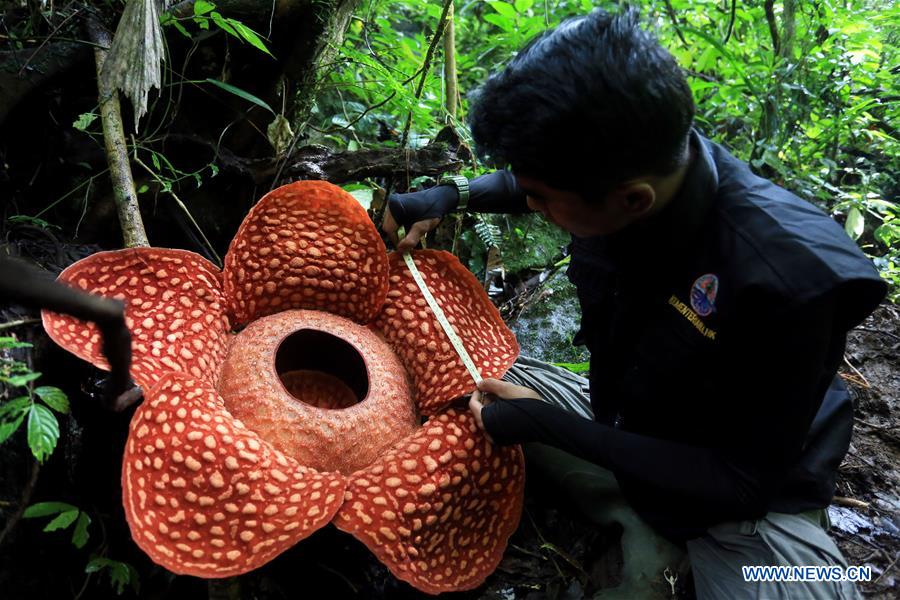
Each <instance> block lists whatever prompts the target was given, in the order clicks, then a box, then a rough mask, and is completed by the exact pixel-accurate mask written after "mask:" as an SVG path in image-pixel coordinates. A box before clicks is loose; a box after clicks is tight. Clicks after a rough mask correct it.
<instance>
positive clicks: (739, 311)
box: [483, 135, 885, 539]
mask: <svg viewBox="0 0 900 600" xmlns="http://www.w3.org/2000/svg"><path fill="white" fill-rule="evenodd" d="M692 144H693V146H694V151H695V154H696V159H695V160H694V163H693V164H692V166H691V168H690V169H689V172H688V175H687V178H686V180H685V184H684V186H683V187H682V190H681V191H680V192H679V194H678V195H677V197H676V198H674V199H673V201H672V202H671V203H670V205H669V206H668V207H667V208H666V209H664V210H663V211H662V212H661V213H660V214H659V215H657V216H656V217H654V218H653V219H650V220H648V221H647V222H646V223H642V224H639V225H637V226H632V227H629V228H628V229H627V230H626V231H624V232H622V233H621V234H617V235H616V236H613V237H612V238H606V239H575V240H574V243H573V256H572V265H571V267H570V271H569V276H570V278H571V279H572V281H573V283H574V284H575V285H576V287H577V289H578V293H579V298H580V300H581V305H582V312H583V319H582V334H583V338H584V341H585V342H586V343H587V345H588V348H589V350H590V351H591V365H592V368H591V401H592V405H593V409H594V414H595V418H596V421H594V422H591V421H588V420H585V419H582V418H580V417H577V416H574V415H571V414H567V413H565V412H564V411H562V410H559V409H555V408H554V407H552V406H549V405H547V404H545V403H542V402H538V401H528V400H514V401H508V402H504V401H500V402H497V403H495V404H492V405H489V406H487V407H486V408H485V410H484V413H483V416H484V420H485V427H486V429H487V431H488V432H489V433H490V434H491V435H492V437H494V439H495V440H496V441H497V442H499V443H514V442H523V441H541V442H545V443H549V444H552V445H554V446H557V447H559V448H561V449H563V450H567V451H569V452H571V453H573V454H576V455H578V456H581V457H582V458H585V459H587V460H589V461H591V462H594V463H596V464H599V465H601V466H604V467H607V468H609V469H611V470H612V471H613V472H614V473H615V474H616V476H617V478H618V480H619V482H620V484H621V485H622V489H623V492H624V493H625V495H626V497H627V498H628V499H629V501H630V502H631V504H632V505H633V506H634V507H635V508H636V509H637V510H638V512H639V513H641V514H642V516H644V518H645V519H647V520H648V521H649V522H650V523H651V524H653V525H655V526H656V527H657V528H658V529H660V530H661V531H662V532H663V533H666V534H668V535H669V536H670V537H672V538H676V539H685V538H690V537H694V536H696V535H700V534H701V533H702V532H703V531H704V530H705V529H706V528H707V527H709V526H710V525H712V524H715V523H717V522H723V521H727V520H736V519H746V518H755V517H759V516H761V515H763V514H765V512H767V511H769V510H778V511H781V512H800V511H803V510H807V509H810V508H814V507H821V506H825V505H827V503H828V501H829V500H830V497H831V494H832V493H833V486H834V477H835V472H836V469H837V466H838V464H839V463H840V460H841V458H842V457H843V455H844V453H845V452H846V449H847V445H848V443H849V436H850V430H851V427H852V414H851V412H850V404H849V398H848V396H847V394H846V392H845V390H843V389H842V388H841V387H840V386H839V385H837V384H834V385H833V383H834V378H835V373H836V371H837V367H838V365H839V363H840V360H841V357H842V354H843V350H844V345H845V335H846V331H847V330H848V329H849V328H850V327H852V326H853V325H855V324H856V323H858V322H859V321H860V320H862V318H864V317H865V315H866V314H868V312H870V311H871V310H872V309H873V308H874V307H875V306H876V305H877V303H878V302H879V301H880V299H881V298H882V297H883V295H884V292H885V285H884V283H883V282H882V281H881V280H880V279H879V278H878V275H877V273H876V272H875V271H874V269H873V268H872V266H871V265H870V264H869V262H868V260H867V259H866V258H865V257H864V256H863V255H862V253H861V252H859V250H858V249H857V248H856V246H855V245H854V244H853V242H852V241H851V240H850V239H849V238H847V236H846V235H845V234H844V233H843V230H842V229H841V228H840V226H838V225H837V224H836V223H834V222H833V221H832V220H831V219H830V218H828V217H827V216H826V215H824V214H823V213H821V212H820V211H819V210H817V209H815V208H814V207H812V206H810V205H809V204H807V203H805V202H803V201H801V200H800V199H798V198H796V197H795V196H793V195H792V194H790V193H788V192H786V191H785V190H783V189H782V188H779V187H777V186H775V185H774V184H772V183H770V182H768V181H766V180H763V179H760V178H758V177H755V176H754V175H753V174H752V173H750V171H749V169H748V168H747V167H746V165H744V164H743V163H741V162H740V161H737V160H736V159H734V158H733V157H731V156H730V155H728V153H727V152H725V151H724V150H723V149H722V148H721V147H718V146H716V145H714V144H711V143H709V142H708V141H706V140H703V139H702V138H700V137H699V136H696V135H695V136H694V138H693V140H692Z"/></svg>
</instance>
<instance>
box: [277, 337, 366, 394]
mask: <svg viewBox="0 0 900 600" xmlns="http://www.w3.org/2000/svg"><path fill="white" fill-rule="evenodd" d="M275 370H276V371H277V372H278V377H279V379H281V383H282V384H284V387H285V389H286V390H287V391H288V393H289V394H291V395H292V396H293V397H294V398H296V399H297V400H299V401H300V402H304V403H306V404H309V405H311V406H315V407H318V408H328V409H336V408H347V407H350V406H353V405H354V404H358V403H359V402H362V401H363V399H365V397H366V396H367V395H368V393H369V377H368V372H367V370H366V363H365V361H363V358H362V356H361V355H360V354H359V352H358V351H357V350H356V348H354V347H353V346H352V345H350V344H348V343H347V342H345V341H344V340H342V339H341V338H339V337H337V336H334V335H331V334H330V333H326V332H324V331H318V330H315V329H301V330H299V331H295V332H294V333H292V334H291V335H289V336H287V337H286V338H284V340H283V341H282V342H281V344H280V345H279V346H278V350H277V352H276V353H275Z"/></svg>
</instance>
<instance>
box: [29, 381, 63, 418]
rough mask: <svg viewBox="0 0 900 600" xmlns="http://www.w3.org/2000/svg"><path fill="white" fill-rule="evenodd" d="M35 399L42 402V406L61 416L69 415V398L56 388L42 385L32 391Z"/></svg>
mask: <svg viewBox="0 0 900 600" xmlns="http://www.w3.org/2000/svg"><path fill="white" fill-rule="evenodd" d="M34 393H35V394H37V397H38V398H40V399H41V400H43V401H44V404H46V405H47V406H49V407H50V408H52V409H53V410H55V411H56V412H61V413H63V414H68V413H69V398H68V396H66V394H65V392H63V391H62V390H61V389H59V388H57V387H51V386H49V385H42V386H41V387H39V388H36V389H35V390H34Z"/></svg>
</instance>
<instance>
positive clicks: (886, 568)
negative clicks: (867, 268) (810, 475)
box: [829, 306, 900, 599]
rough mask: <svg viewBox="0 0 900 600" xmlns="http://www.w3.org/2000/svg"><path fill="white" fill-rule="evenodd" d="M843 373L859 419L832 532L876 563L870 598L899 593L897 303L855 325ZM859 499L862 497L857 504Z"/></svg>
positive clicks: (864, 561) (854, 555)
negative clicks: (858, 325) (852, 395)
mask: <svg viewBox="0 0 900 600" xmlns="http://www.w3.org/2000/svg"><path fill="white" fill-rule="evenodd" d="M845 358H846V361H845V364H844V368H843V369H842V370H841V374H842V375H843V376H844V378H845V380H846V381H847V382H848V383H850V385H851V390H852V391H853V393H854V400H855V407H856V427H855V430H854V434H853V441H852V443H851V445H850V451H849V452H848V453H847V457H846V458H845V459H844V463H843V464H842V465H841V467H840V471H839V478H838V486H837V492H836V498H835V504H834V505H832V506H831V508H830V509H829V514H830V516H831V520H832V525H833V527H832V535H834V537H835V538H836V540H837V542H838V546H840V548H841V550H842V551H843V552H844V555H845V556H846V557H847V562H848V563H850V564H855V565H871V566H872V567H873V581H872V582H870V583H867V584H862V585H861V586H860V587H861V590H862V591H863V593H864V594H866V595H867V596H871V597H873V598H885V599H887V598H896V597H897V596H898V594H900V569H898V558H900V309H898V307H897V306H882V307H881V308H879V309H878V310H877V311H876V312H875V313H874V314H873V315H872V316H871V317H869V318H868V319H867V320H866V321H865V323H863V324H862V325H861V326H860V327H859V328H857V329H856V330H854V331H853V332H851V333H850V336H849V338H848V340H847V353H846V357H845ZM859 502H861V503H864V504H859Z"/></svg>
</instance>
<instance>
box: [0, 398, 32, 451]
mask: <svg viewBox="0 0 900 600" xmlns="http://www.w3.org/2000/svg"><path fill="white" fill-rule="evenodd" d="M29 408H31V399H30V398H28V397H27V396H21V397H19V398H15V399H13V400H10V401H8V402H5V403H4V404H3V405H2V406H0V444H2V443H3V442H5V441H6V440H8V439H9V437H10V436H11V435H12V434H14V433H15V432H16V431H18V429H19V427H20V426H21V425H22V421H23V420H24V419H25V415H27V414H28V409H29Z"/></svg>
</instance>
